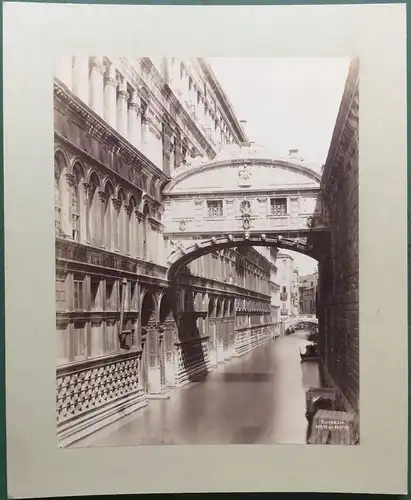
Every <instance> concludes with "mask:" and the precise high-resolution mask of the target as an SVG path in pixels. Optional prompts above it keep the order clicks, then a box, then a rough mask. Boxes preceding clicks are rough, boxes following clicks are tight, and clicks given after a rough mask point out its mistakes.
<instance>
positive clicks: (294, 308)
mask: <svg viewBox="0 0 411 500" xmlns="http://www.w3.org/2000/svg"><path fill="white" fill-rule="evenodd" d="M277 265H278V267H279V278H278V282H279V285H280V317H281V319H282V320H286V319H287V318H288V317H290V316H296V315H297V314H298V309H299V307H298V270H297V269H296V267H295V262H294V259H293V258H292V257H291V255H289V254H286V253H282V252H281V253H278V254H277Z"/></svg>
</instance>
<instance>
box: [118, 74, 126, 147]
mask: <svg viewBox="0 0 411 500" xmlns="http://www.w3.org/2000/svg"><path fill="white" fill-rule="evenodd" d="M128 97H129V95H128V93H127V83H126V82H125V81H122V82H120V84H119V91H118V94H117V131H118V132H119V133H120V134H121V135H122V136H124V137H128V126H127V118H128V116H127V115H128Z"/></svg>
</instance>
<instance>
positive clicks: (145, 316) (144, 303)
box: [140, 289, 157, 328]
mask: <svg viewBox="0 0 411 500" xmlns="http://www.w3.org/2000/svg"><path fill="white" fill-rule="evenodd" d="M140 303H141V307H140V315H141V326H142V327H143V328H144V327H145V326H147V325H148V324H149V322H153V321H155V320H156V318H157V300H156V296H155V294H154V293H153V292H152V291H151V290H147V289H144V290H143V291H142V292H141V302H140Z"/></svg>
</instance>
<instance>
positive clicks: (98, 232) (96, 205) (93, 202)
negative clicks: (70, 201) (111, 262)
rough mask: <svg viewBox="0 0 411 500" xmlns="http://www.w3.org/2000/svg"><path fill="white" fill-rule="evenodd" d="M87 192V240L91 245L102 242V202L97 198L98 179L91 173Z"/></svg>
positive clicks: (97, 244)
mask: <svg viewBox="0 0 411 500" xmlns="http://www.w3.org/2000/svg"><path fill="white" fill-rule="evenodd" d="M89 184H90V187H89V193H88V213H87V215H88V217H87V240H88V241H90V243H91V244H92V245H95V246H99V245H101V244H102V204H101V201H100V198H99V192H98V191H99V186H100V179H99V178H98V177H97V174H95V173H93V174H92V175H91V177H90V182H89Z"/></svg>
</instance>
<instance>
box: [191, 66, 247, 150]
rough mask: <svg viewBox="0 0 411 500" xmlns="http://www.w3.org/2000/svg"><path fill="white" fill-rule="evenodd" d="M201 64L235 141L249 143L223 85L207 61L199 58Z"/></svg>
mask: <svg viewBox="0 0 411 500" xmlns="http://www.w3.org/2000/svg"><path fill="white" fill-rule="evenodd" d="M198 61H199V64H200V67H201V69H202V70H203V71H204V74H205V76H206V80H207V82H208V83H209V85H210V87H211V88H212V90H213V92H214V94H215V96H216V98H217V100H218V102H219V104H220V106H221V108H222V111H223V115H225V116H224V117H225V118H226V123H227V125H228V127H229V129H230V131H231V133H232V134H233V135H234V137H235V139H236V141H237V142H248V137H247V135H246V134H245V132H244V130H243V128H242V126H241V124H240V122H239V121H238V119H237V117H236V115H235V113H234V109H233V107H232V105H231V104H230V102H229V100H228V97H227V95H226V94H225V92H224V90H223V89H222V87H221V85H220V84H219V82H218V80H217V78H216V76H215V74H214V72H213V70H212V69H211V67H210V66H209V64H208V63H207V61H206V60H205V59H202V58H198Z"/></svg>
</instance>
